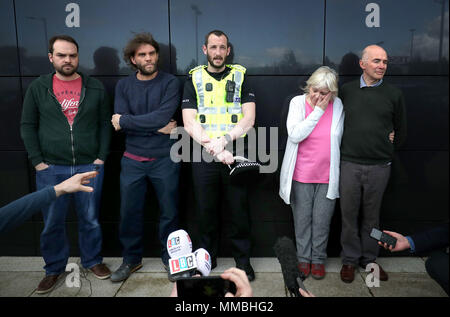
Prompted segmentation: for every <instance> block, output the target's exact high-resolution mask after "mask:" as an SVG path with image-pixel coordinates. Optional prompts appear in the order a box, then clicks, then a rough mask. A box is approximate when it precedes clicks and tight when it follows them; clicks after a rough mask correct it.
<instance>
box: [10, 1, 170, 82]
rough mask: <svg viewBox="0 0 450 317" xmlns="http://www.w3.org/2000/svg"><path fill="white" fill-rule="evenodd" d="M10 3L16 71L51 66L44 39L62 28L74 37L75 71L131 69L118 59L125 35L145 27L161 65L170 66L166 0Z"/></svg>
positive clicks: (28, 71) (105, 72) (111, 72)
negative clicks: (77, 61)
mask: <svg viewBox="0 0 450 317" xmlns="http://www.w3.org/2000/svg"><path fill="white" fill-rule="evenodd" d="M15 3H16V14H17V26H18V39H19V47H20V50H21V69H22V75H38V74H42V73H48V72H50V71H52V69H51V65H50V64H49V63H48V58H47V43H48V40H49V39H50V38H51V37H52V36H53V35H56V34H68V35H70V36H72V37H73V38H75V40H76V41H77V42H78V44H79V46H80V71H82V72H85V73H88V74H92V75H122V74H129V73H130V72H131V71H130V69H129V67H128V66H127V65H126V64H125V62H124V61H123V59H122V49H123V47H124V46H125V45H126V43H127V41H128V40H129V39H130V38H131V37H132V36H133V33H140V32H151V33H152V34H153V36H154V38H155V39H156V40H157V41H159V43H160V44H161V46H162V48H161V55H162V56H161V57H162V60H163V61H164V60H165V63H164V64H163V69H166V70H170V65H169V46H168V45H169V28H168V25H169V22H168V18H169V15H168V4H167V1H166V0H150V1H149V0H133V1H114V2H111V1H109V0H97V1H89V0H79V1H76V4H77V6H71V5H70V4H69V2H65V1H53V0H42V1H32V0H16V1H15ZM77 13H79V15H78V14H77ZM78 16H79V19H78Z"/></svg>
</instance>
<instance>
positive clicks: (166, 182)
mask: <svg viewBox="0 0 450 317" xmlns="http://www.w3.org/2000/svg"><path fill="white" fill-rule="evenodd" d="M158 58H159V45H158V43H157V42H156V41H155V40H154V39H153V38H152V36H151V35H150V34H148V33H143V34H137V35H136V36H135V37H134V38H133V39H132V40H130V41H129V42H128V44H127V46H126V48H125V49H124V59H125V61H126V62H127V63H128V64H130V66H132V67H133V68H134V69H136V70H137V72H136V73H134V74H132V75H130V76H128V77H126V78H123V79H121V80H120V81H119V82H118V83H117V86H116V92H115V101H114V111H115V114H114V115H113V117H112V120H111V121H112V124H113V126H114V128H115V129H116V131H119V130H120V131H123V132H124V133H125V135H126V141H125V144H126V148H125V153H124V155H123V158H122V162H121V168H122V169H121V172H120V195H121V206H120V214H121V219H120V232H119V236H120V241H121V243H122V246H123V248H124V250H123V263H122V265H121V266H120V267H119V269H117V270H116V272H114V273H113V274H112V275H111V281H113V282H119V281H123V280H125V279H126V278H128V277H129V276H130V274H131V273H133V272H134V271H136V270H138V269H140V268H141V267H142V262H141V261H142V252H143V242H142V238H143V231H144V230H143V228H144V223H143V211H144V210H143V209H144V202H145V194H146V192H147V186H148V185H147V184H148V182H150V183H151V184H152V185H153V187H154V189H155V192H156V195H157V197H158V201H159V208H160V218H159V240H160V244H161V250H162V252H161V258H162V261H163V263H164V265H165V266H166V267H167V264H168V260H169V255H168V253H167V248H166V241H167V237H168V235H169V234H170V233H171V232H173V231H175V230H177V229H178V183H179V171H180V166H179V164H178V163H175V162H173V161H172V160H171V158H170V148H171V146H172V144H173V143H174V140H171V139H170V132H171V130H172V129H173V128H175V127H176V123H175V122H174V121H173V120H172V118H173V116H174V114H175V111H176V110H177V108H178V106H179V104H180V84H179V81H178V79H177V78H176V77H175V76H173V75H170V74H167V73H165V72H162V71H160V70H158Z"/></svg>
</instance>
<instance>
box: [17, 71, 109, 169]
mask: <svg viewBox="0 0 450 317" xmlns="http://www.w3.org/2000/svg"><path fill="white" fill-rule="evenodd" d="M79 74H80V76H81V77H82V82H83V84H82V89H81V96H80V102H79V108H78V113H77V115H76V116H75V120H74V122H73V125H72V127H70V125H69V123H68V121H67V118H66V116H65V115H64V113H63V112H62V110H61V105H60V103H59V102H58V100H57V99H56V97H55V95H54V93H53V75H54V73H52V74H47V75H42V76H40V77H39V78H37V79H36V80H34V81H33V82H32V83H31V84H30V86H29V87H28V89H27V92H26V94H25V99H24V102H23V112H22V120H21V127H20V132H21V136H22V139H23V141H24V143H25V148H26V149H27V151H28V157H29V158H30V160H31V163H32V164H33V166H36V165H37V164H39V163H41V162H44V163H47V164H56V165H81V164H90V163H92V162H94V161H95V160H96V159H97V158H99V159H101V160H103V161H104V160H105V159H106V156H107V155H108V152H109V145H110V142H111V135H112V127H111V123H110V120H111V108H110V101H109V98H108V95H107V93H106V91H105V89H104V87H103V84H102V83H101V82H100V81H99V80H97V79H95V78H92V77H88V76H85V75H83V74H81V73H79Z"/></svg>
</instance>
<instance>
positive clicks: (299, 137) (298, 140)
mask: <svg viewBox="0 0 450 317" xmlns="http://www.w3.org/2000/svg"><path fill="white" fill-rule="evenodd" d="M303 90H304V92H305V94H304V95H299V96H296V97H294V98H293V99H292V100H291V102H290V105H289V113H288V118H287V122H286V126H287V131H288V140H287V144H286V152H285V154H284V159H283V164H282V166H281V173H280V196H281V198H283V200H284V202H285V203H286V204H289V203H291V206H292V212H293V215H294V227H295V237H296V244H297V258H298V260H299V264H298V267H299V270H300V271H301V272H303V273H304V274H305V276H308V275H309V274H310V273H311V274H312V276H313V277H314V278H316V279H321V278H323V277H324V276H325V260H326V258H327V253H326V249H327V243H328V234H329V231H330V222H331V218H332V216H333V212H334V206H335V202H336V198H338V197H339V161H340V152H339V147H340V143H341V137H342V132H343V126H344V112H343V105H342V102H341V100H340V99H339V98H338V97H337V92H338V75H337V73H336V71H334V70H333V69H331V68H329V67H327V66H322V67H320V68H318V69H317V70H316V71H315V72H314V73H313V74H312V75H311V77H310V78H309V79H308V81H307V82H306V87H305V88H304V89H303Z"/></svg>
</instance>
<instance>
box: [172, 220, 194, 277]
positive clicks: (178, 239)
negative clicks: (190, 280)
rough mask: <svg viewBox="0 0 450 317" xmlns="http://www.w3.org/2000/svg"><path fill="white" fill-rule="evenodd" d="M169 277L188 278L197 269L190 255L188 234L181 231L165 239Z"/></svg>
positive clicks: (190, 245) (191, 254) (190, 243)
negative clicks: (168, 257)
mask: <svg viewBox="0 0 450 317" xmlns="http://www.w3.org/2000/svg"><path fill="white" fill-rule="evenodd" d="M167 252H168V253H169V256H170V259H169V269H170V275H172V276H173V277H189V276H191V273H193V272H195V269H197V259H196V256H195V254H194V253H192V241H191V238H190V237H189V235H188V233H187V232H186V231H184V230H182V229H180V230H177V231H174V232H172V233H171V234H169V237H168V238H167Z"/></svg>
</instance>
